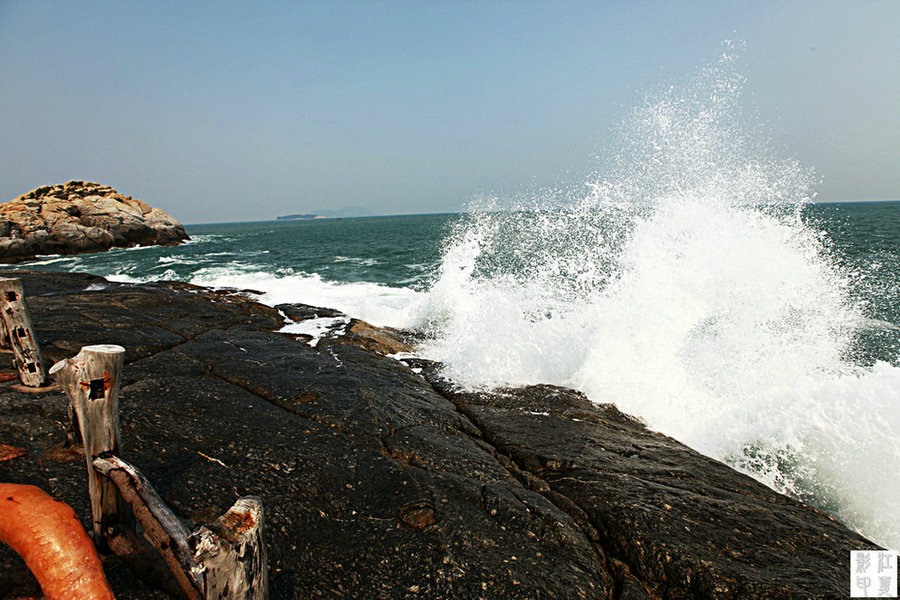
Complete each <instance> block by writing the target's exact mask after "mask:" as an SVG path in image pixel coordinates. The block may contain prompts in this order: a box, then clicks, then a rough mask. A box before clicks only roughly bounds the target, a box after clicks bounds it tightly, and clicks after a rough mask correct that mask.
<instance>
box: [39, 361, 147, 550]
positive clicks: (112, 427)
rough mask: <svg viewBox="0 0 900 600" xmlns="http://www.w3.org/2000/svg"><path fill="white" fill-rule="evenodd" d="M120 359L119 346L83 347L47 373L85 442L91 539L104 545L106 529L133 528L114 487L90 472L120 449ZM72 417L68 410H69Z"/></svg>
mask: <svg viewBox="0 0 900 600" xmlns="http://www.w3.org/2000/svg"><path fill="white" fill-rule="evenodd" d="M124 359H125V349H124V348H122V347H121V346H114V345H98V346H85V347H83V348H82V349H81V352H79V353H78V354H77V355H76V356H75V357H74V358H67V359H65V360H61V361H59V362H58V363H56V364H55V365H53V367H52V368H51V369H50V375H51V376H52V377H53V379H54V380H56V382H57V383H59V384H60V385H61V386H62V388H63V390H64V391H65V393H66V395H67V396H68V397H69V403H70V406H71V407H72V408H73V409H74V417H75V418H77V426H78V429H80V431H81V439H82V440H83V442H84V454H85V458H86V459H87V467H88V492H89V494H90V497H91V514H92V517H93V523H94V541H95V543H97V544H98V545H101V544H102V545H103V546H105V542H104V539H105V537H106V535H107V534H108V532H109V530H110V528H112V527H115V526H122V527H124V528H126V529H133V528H134V526H133V520H132V518H131V515H130V513H129V511H128V506H127V504H126V503H125V501H124V499H123V498H122V495H121V494H120V493H119V490H118V488H116V485H115V484H114V483H112V482H111V481H109V480H108V479H106V478H102V479H101V477H100V476H99V475H98V474H97V473H96V472H95V471H94V466H93V460H94V457H96V456H98V455H99V454H101V453H103V452H112V453H114V454H117V453H118V452H119V376H120V372H121V370H122V364H123V362H124ZM70 415H71V412H70Z"/></svg>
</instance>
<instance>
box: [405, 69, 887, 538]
mask: <svg viewBox="0 0 900 600" xmlns="http://www.w3.org/2000/svg"><path fill="white" fill-rule="evenodd" d="M742 87H743V78H742V77H741V76H740V74H739V73H738V71H737V69H736V68H735V65H734V61H733V57H732V54H731V53H730V52H726V54H725V55H724V56H723V58H722V60H721V61H719V62H717V63H716V64H714V65H711V66H709V67H707V68H704V69H702V70H701V71H699V72H698V73H697V74H696V76H695V77H693V78H692V79H691V80H690V81H689V82H687V83H686V84H684V85H679V86H673V87H672V88H671V89H669V90H668V91H667V92H664V93H662V94H659V95H657V96H656V97H654V98H649V99H647V100H646V101H645V102H644V103H642V104H641V105H640V106H639V107H638V108H636V109H635V111H634V113H633V114H632V116H631V118H630V119H629V120H628V122H627V123H626V124H625V125H624V126H623V127H622V130H621V132H619V135H618V138H619V139H618V144H617V146H616V148H615V149H614V150H613V151H611V152H610V153H609V155H608V156H607V157H606V158H605V160H604V162H605V164H604V165H603V170H602V174H598V175H597V176H596V177H595V178H594V179H592V180H591V181H590V182H589V183H588V184H587V186H586V187H585V188H584V189H583V190H582V191H581V192H577V191H576V192H571V191H570V192H568V193H565V194H559V193H556V194H551V195H548V196H547V197H546V198H545V199H544V200H543V201H542V202H539V203H537V204H534V203H532V204H531V205H528V206H522V205H516V203H514V202H508V203H505V204H504V202H502V201H501V200H498V199H496V198H494V199H490V200H489V201H485V200H481V201H479V202H478V203H475V205H474V206H473V207H472V209H471V211H470V213H469V214H468V215H467V217H466V218H465V219H463V220H462V221H461V222H460V224H459V225H458V227H457V228H456V230H455V232H454V233H453V234H452V235H451V236H450V237H449V238H448V240H447V244H446V247H445V250H444V254H443V261H442V264H441V268H440V273H439V276H438V278H437V281H436V282H435V284H434V285H433V286H432V288H431V290H430V292H429V295H428V296H427V298H426V299H425V300H424V302H423V303H422V304H421V305H419V311H420V312H418V313H417V314H418V324H419V327H420V328H421V329H423V330H425V331H427V332H428V333H429V334H430V340H429V341H428V342H427V343H426V344H425V346H424V348H423V352H424V354H426V355H427V356H429V357H431V358H435V359H437V360H440V361H443V362H444V363H445V364H446V371H447V374H448V375H449V376H450V377H451V378H453V379H454V380H455V381H457V382H459V383H460V384H463V385H466V386H470V387H485V386H496V385H504V384H530V383H539V382H541V383H555V384H560V385H568V386H572V387H575V388H577V389H580V390H582V391H584V392H585V393H586V394H587V395H588V396H589V397H590V398H591V399H592V400H594V401H597V402H615V403H616V404H617V405H618V406H619V407H620V408H621V409H622V410H624V411H626V412H628V413H631V414H634V415H636V416H639V417H640V418H642V419H643V420H644V421H645V422H646V423H647V424H648V425H649V426H650V427H652V428H654V429H656V430H659V431H661V432H664V433H666V434H669V435H672V436H673V437H675V438H677V439H679V440H681V441H683V442H685V443H687V444H688V445H690V446H692V447H694V448H696V449H697V450H699V451H701V452H704V453H706V454H708V455H710V456H713V457H715V458H718V459H721V460H724V461H727V462H728V463H730V464H732V465H734V466H735V467H737V468H739V469H742V470H744V471H746V472H747V473H749V474H751V475H752V476H754V477H756V478H757V479H759V480H761V481H763V482H764V483H766V484H768V485H770V486H772V487H774V488H775V489H778V490H780V491H783V492H786V493H789V494H792V495H794V496H795V497H799V498H801V499H802V500H804V501H806V502H808V503H810V504H813V505H815V506H817V507H820V508H823V509H825V510H827V511H829V512H831V513H832V514H834V515H835V516H836V517H837V518H839V519H841V520H842V521H844V522H845V523H846V524H848V525H849V526H851V527H854V528H856V529H857V530H859V531H861V532H862V533H863V534H864V535H866V536H868V537H869V538H871V539H873V540H874V541H876V542H878V543H880V544H883V545H886V546H888V547H891V548H898V547H900V525H898V522H897V519H896V515H897V514H900V471H898V469H897V468H896V467H897V465H898V464H900V441H898V437H897V436H896V432H897V431H900V411H898V410H896V407H897V405H898V400H900V369H898V368H896V367H895V366H892V365H890V364H887V363H884V362H876V363H875V364H874V366H871V365H869V366H863V365H856V364H854V363H853V362H852V361H851V360H850V359H849V358H848V357H849V356H851V354H852V353H851V350H852V347H853V343H854V334H855V332H856V331H857V330H858V329H860V328H864V327H870V326H871V323H870V321H868V320H867V319H866V318H865V314H864V310H863V308H862V307H860V306H858V305H856V304H855V303H854V301H853V300H852V298H853V295H852V294H851V290H853V289H854V285H856V283H857V282H856V281H855V280H854V274H853V273H844V272H842V270H841V269H840V268H839V267H838V266H837V263H836V262H835V261H834V260H832V259H831V258H830V256H829V254H828V251H827V247H826V244H825V242H826V241H827V240H826V239H825V237H824V234H823V233H822V232H821V231H819V230H817V229H815V228H814V227H811V226H810V225H808V224H807V223H805V222H804V220H803V217H802V208H803V206H804V205H805V203H807V202H808V201H809V199H810V196H811V194H810V190H811V189H812V184H813V182H814V181H815V178H814V175H813V173H812V172H811V171H810V170H808V169H804V168H802V167H801V166H800V165H799V164H798V163H797V162H796V161H793V160H787V159H782V158H778V156H777V154H778V153H777V152H773V151H772V150H770V149H769V148H768V145H767V143H766V142H765V140H764V138H763V137H762V136H760V134H759V132H758V131H754V130H752V129H751V128H750V127H749V126H748V125H746V121H747V119H745V117H744V116H743V112H742V108H743V101H742V98H741V90H742ZM875 301H877V299H875ZM848 550H849V549H848Z"/></svg>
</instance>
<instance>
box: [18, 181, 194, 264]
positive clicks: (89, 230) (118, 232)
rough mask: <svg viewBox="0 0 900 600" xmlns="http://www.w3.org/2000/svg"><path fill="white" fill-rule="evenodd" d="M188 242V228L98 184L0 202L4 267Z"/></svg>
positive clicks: (63, 186) (69, 185) (68, 186)
mask: <svg viewBox="0 0 900 600" xmlns="http://www.w3.org/2000/svg"><path fill="white" fill-rule="evenodd" d="M187 239H190V238H189V237H188V235H187V234H186V233H185V231H184V227H182V225H181V224H180V223H179V222H178V221H176V220H175V219H174V218H173V217H172V216H171V215H169V214H168V213H166V212H165V211H163V210H161V209H158V208H152V207H151V206H149V205H148V204H147V203H145V202H142V201H140V200H136V199H134V198H132V197H131V196H123V195H122V194H120V193H119V192H117V191H116V190H114V189H113V188H111V187H109V186H108V185H100V184H98V183H91V182H84V181H69V182H68V183H62V184H58V185H53V186H43V187H39V188H37V189H35V190H32V191H30V192H28V193H27V194H23V195H21V196H19V197H18V198H16V199H15V200H11V201H9V202H7V203H5V204H0V262H2V263H15V262H21V261H23V260H29V259H32V258H34V257H35V256H36V255H41V254H79V253H83V252H98V251H101V250H108V249H109V248H111V247H128V246H151V245H171V244H178V243H180V242H182V241H184V240H187Z"/></svg>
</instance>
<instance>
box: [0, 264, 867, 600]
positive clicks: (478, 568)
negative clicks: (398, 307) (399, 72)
mask: <svg viewBox="0 0 900 600" xmlns="http://www.w3.org/2000/svg"><path fill="white" fill-rule="evenodd" d="M16 275H17V276H21V277H22V279H23V282H24V285H25V291H26V294H27V295H28V303H29V306H30V308H31V312H32V316H33V318H34V324H35V327H36V330H37V333H38V337H39V339H40V342H41V345H42V348H43V350H44V353H45V356H46V357H47V360H48V361H57V360H60V359H62V358H66V357H70V356H73V355H75V354H76V353H77V352H78V351H79V349H80V348H81V347H82V346H84V345H88V344H100V343H104V344H107V343H112V344H120V345H122V346H124V347H125V348H126V349H127V354H126V366H125V372H124V381H123V384H122V390H121V395H120V405H121V426H122V437H123V448H122V454H123V457H125V458H126V459H127V460H129V461H130V462H132V463H133V464H135V465H136V466H137V467H138V468H140V469H141V470H142V471H143V473H144V474H145V475H146V476H147V477H148V478H149V479H150V480H151V481H152V482H153V484H154V486H155V487H156V489H157V490H158V491H159V492H160V494H161V495H162V497H163V498H164V499H165V501H166V502H167V503H168V504H169V505H170V506H171V507H172V509H173V510H174V511H175V512H176V513H177V514H178V515H179V516H180V517H181V518H183V519H184V520H185V522H186V523H187V524H188V525H189V527H190V528H193V526H194V525H195V524H197V523H200V522H208V521H211V520H213V519H215V518H216V517H217V516H219V515H220V514H222V513H223V512H224V511H225V510H226V509H228V508H229V507H230V506H231V504H232V503H233V502H234V500H235V499H236V498H238V497H239V496H244V495H249V494H252V495H257V496H260V497H261V498H262V499H263V502H264V505H265V509H266V544H267V548H268V558H269V569H270V582H271V597H272V598H274V599H281V598H308V597H330V598H361V599H362V598H365V599H371V598H432V599H439V598H440V599H450V598H454V599H455V598H473V599H474V598H504V599H505V598H522V599H525V598H559V599H572V598H608V599H612V598H622V599H639V598H658V599H663V598H665V599H676V598H757V599H758V598H844V597H846V596H847V589H848V585H849V573H850V571H849V557H850V554H849V553H850V551H851V550H861V549H870V548H875V546H874V545H873V544H871V543H870V542H868V541H867V540H865V539H864V538H862V537H860V536H859V535H857V534H855V533H853V532H851V531H850V530H848V529H847V528H845V527H844V526H842V525H841V524H840V523H838V522H836V521H835V520H833V519H832V518H830V517H828V516H827V515H825V514H824V513H822V512H819V511H817V510H815V509H812V508H809V507H807V506H805V505H802V504H800V503H799V502H796V501H794V500H792V499H789V498H787V497H785V496H782V495H779V494H777V493H775V492H773V491H772V490H770V489H768V488H766V487H764V486H762V485H761V484H759V483H757V482H755V481H754V480H752V479H750V478H749V477H746V476H744V475H741V474H739V473H737V472H735V471H733V470H732V469H730V468H729V467H727V466H726V465H724V464H721V463H719V462H717V461H714V460H711V459H709V458H706V457H704V456H701V455H699V454H698V453H696V452H694V451H692V450H691V449H689V448H687V447H685V446H684V445H682V444H680V443H678V442H676V441H674V440H672V439H670V438H667V437H665V436H663V435H660V434H657V433H653V432H651V431H648V430H647V429H646V428H644V427H643V426H642V425H641V424H640V423H639V422H637V421H635V420H634V419H632V418H630V417H628V416H627V415H624V414H622V413H621V412H619V411H618V410H617V409H616V408H615V407H614V406H613V405H611V404H609V405H601V406H596V405H593V404H591V403H590V402H588V401H587V400H586V399H585V398H584V397H582V396H581V395H579V394H577V393H575V392H573V391H570V390H566V389H561V388H555V387H548V386H536V387H529V388H523V389H514V390H506V391H497V392H493V393H466V392H462V391H459V390H456V389H455V388H454V386H453V385H452V384H451V383H449V382H447V381H444V380H443V379H442V378H441V377H440V375H439V371H438V369H437V368H436V366H435V365H432V364H429V363H427V362H424V361H410V362H411V364H412V366H414V367H416V369H415V370H413V369H411V368H410V366H409V365H407V364H404V363H402V362H400V361H398V360H395V359H393V358H388V357H385V356H382V355H381V354H379V353H378V352H379V351H381V352H390V351H391V350H392V349H397V348H398V347H399V345H400V342H399V341H398V340H397V338H396V337H395V336H394V335H393V334H392V333H391V332H384V331H378V330H375V329H373V328H371V327H366V326H365V325H364V324H361V323H355V324H354V326H353V327H352V331H351V332H350V333H348V334H347V335H344V336H339V337H334V338H326V339H323V340H321V341H320V342H319V344H318V345H317V346H316V347H312V346H310V345H309V344H308V343H306V342H307V339H304V338H302V337H301V338H299V339H297V338H295V337H293V336H286V335H283V334H279V333H275V332H276V331H277V330H278V329H279V328H281V327H282V325H283V324H284V316H283V315H285V314H286V315H288V316H289V317H290V318H291V319H293V320H295V321H297V320H301V319H304V318H310V317H312V316H314V315H316V314H318V315H325V314H329V312H330V311H325V310H319V309H314V308H310V307H304V306H282V307H279V308H280V310H281V312H279V310H275V309H271V308H268V307H265V306H262V305H260V304H257V303H254V302H252V301H250V300H247V299H245V298H243V297H241V296H239V295H237V294H233V293H219V292H212V291H209V290H205V289H201V288H196V287H193V286H189V285H186V284H176V283H160V284H152V285H141V286H130V285H120V284H113V283H107V282H105V281H104V280H102V279H100V278H97V277H93V276H87V275H73V274H37V273H24V272H22V273H17V274H16ZM10 362H11V360H10ZM419 369H421V373H417V372H416V371H417V370H419ZM609 400H610V401H615V398H610V399H609ZM698 418H702V416H698ZM66 421H67V417H66V409H65V406H64V397H63V395H62V393H61V392H59V391H50V392H44V393H37V394H34V393H23V392H20V391H16V390H15V389H13V387H12V384H8V383H7V384H0V443H3V444H9V445H12V446H17V447H22V448H25V449H26V450H27V455H26V456H24V457H20V458H15V459H12V460H7V461H5V462H0V481H5V482H16V483H31V484H35V485H38V486H40V487H42V488H44V489H46V490H48V491H50V492H51V493H53V494H54V495H56V496H57V497H59V498H60V499H62V500H63V501H65V502H68V503H69V504H71V505H72V506H73V508H74V509H75V511H76V513H77V514H78V515H80V516H81V517H82V519H83V521H84V522H85V524H86V525H87V519H88V518H89V515H90V508H89V505H88V501H87V498H88V494H87V490H86V487H87V484H86V475H85V465H84V459H83V457H81V456H79V455H77V454H75V453H73V452H70V451H67V450H66V449H65V447H64V445H63V442H64V440H65V434H64V427H65V423H66ZM105 566H106V570H107V573H108V575H109V577H110V579H111V581H112V584H113V587H114V589H115V592H116V595H117V598H119V600H126V599H131V598H135V599H136V598H144V599H146V598H168V596H166V595H165V594H164V593H163V592H161V591H158V590H153V589H150V588H148V587H146V586H145V585H144V584H142V583H141V582H140V581H138V580H137V579H136V578H135V577H133V576H132V575H131V573H130V572H129V571H127V570H126V569H125V567H124V566H123V565H122V563H121V562H119V561H118V559H116V558H115V557H109V558H107V559H105ZM31 585H33V583H32V584H31ZM28 586H29V576H28V574H27V571H26V570H25V568H24V566H23V564H22V562H21V561H20V560H19V559H18V557H16V556H15V554H13V553H12V551H11V550H10V549H9V548H6V547H3V548H0V597H3V596H4V595H5V596H6V597H16V596H15V594H16V593H19V594H21V593H22V592H23V590H25V591H27V589H28ZM16 590H18V592H17V591H16Z"/></svg>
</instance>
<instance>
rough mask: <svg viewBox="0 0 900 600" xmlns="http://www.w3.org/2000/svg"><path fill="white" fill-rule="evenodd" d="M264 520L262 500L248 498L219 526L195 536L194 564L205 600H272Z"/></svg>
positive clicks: (192, 545) (193, 536)
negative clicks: (197, 569) (202, 581)
mask: <svg viewBox="0 0 900 600" xmlns="http://www.w3.org/2000/svg"><path fill="white" fill-rule="evenodd" d="M263 519H264V513H263V506H262V500H260V499H259V498H257V497H255V496H246V497H243V498H239V499H238V501H237V502H235V504H234V506H232V507H231V508H230V509H229V510H228V512H227V513H225V514H224V515H222V516H221V517H219V518H218V519H217V520H216V522H215V523H213V524H212V525H210V526H208V527H207V526H201V527H199V528H198V529H197V530H196V531H194V533H192V534H191V537H190V540H189V542H190V545H191V548H192V549H193V551H194V560H195V562H196V563H197V564H199V565H200V566H201V569H202V575H203V578H204V583H205V585H204V587H205V590H206V595H205V596H204V600H244V599H246V600H267V599H268V597H269V575H268V561H267V558H266V547H265V543H264V541H263V533H264V527H263Z"/></svg>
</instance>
